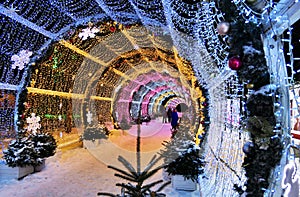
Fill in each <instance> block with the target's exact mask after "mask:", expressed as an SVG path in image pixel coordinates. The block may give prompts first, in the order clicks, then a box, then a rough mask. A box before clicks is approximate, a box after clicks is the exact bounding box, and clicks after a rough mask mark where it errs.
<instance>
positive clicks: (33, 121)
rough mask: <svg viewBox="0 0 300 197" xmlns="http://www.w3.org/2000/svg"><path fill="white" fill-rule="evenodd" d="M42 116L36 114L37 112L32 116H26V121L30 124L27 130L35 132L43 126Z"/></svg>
mask: <svg viewBox="0 0 300 197" xmlns="http://www.w3.org/2000/svg"><path fill="white" fill-rule="evenodd" d="M40 120H41V118H40V117H39V116H35V113H32V114H31V117H28V118H26V122H27V124H28V126H27V130H28V131H32V133H33V134H35V133H36V132H37V130H38V129H39V128H41V125H40V123H39V122H40Z"/></svg>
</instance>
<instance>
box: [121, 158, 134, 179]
mask: <svg viewBox="0 0 300 197" xmlns="http://www.w3.org/2000/svg"><path fill="white" fill-rule="evenodd" d="M118 160H119V161H120V162H121V163H122V164H123V165H124V167H125V168H127V169H128V171H129V172H131V173H132V175H134V176H136V177H138V173H137V171H136V170H135V169H134V168H133V166H132V165H131V164H130V163H129V162H128V161H127V160H126V159H125V158H124V157H122V156H121V155H119V157H118Z"/></svg>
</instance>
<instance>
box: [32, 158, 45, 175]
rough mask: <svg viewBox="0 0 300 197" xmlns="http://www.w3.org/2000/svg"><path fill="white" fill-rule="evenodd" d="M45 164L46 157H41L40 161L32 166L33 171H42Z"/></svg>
mask: <svg viewBox="0 0 300 197" xmlns="http://www.w3.org/2000/svg"><path fill="white" fill-rule="evenodd" d="M45 166H46V159H43V161H42V163H41V164H40V165H38V166H34V172H40V171H42V170H43V169H44V168H45Z"/></svg>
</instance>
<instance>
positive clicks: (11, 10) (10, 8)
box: [7, 5, 20, 13]
mask: <svg viewBox="0 0 300 197" xmlns="http://www.w3.org/2000/svg"><path fill="white" fill-rule="evenodd" d="M7 9H8V11H7V13H14V12H19V11H20V10H18V9H17V8H16V7H14V5H10V6H9V7H8V8H7Z"/></svg>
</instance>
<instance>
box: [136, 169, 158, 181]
mask: <svg viewBox="0 0 300 197" xmlns="http://www.w3.org/2000/svg"><path fill="white" fill-rule="evenodd" d="M162 168H163V166H159V167H157V168H155V169H153V170H151V171H149V172H143V173H142V174H141V175H140V176H139V178H138V180H140V181H141V180H146V179H148V178H149V177H151V176H153V175H154V174H155V173H156V172H157V171H159V170H160V169H162Z"/></svg>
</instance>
